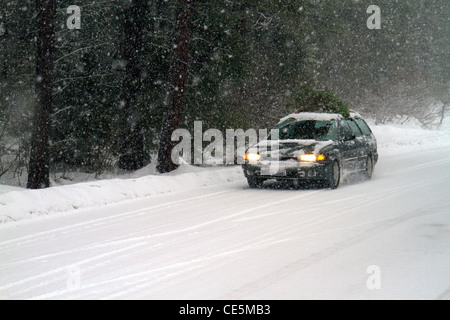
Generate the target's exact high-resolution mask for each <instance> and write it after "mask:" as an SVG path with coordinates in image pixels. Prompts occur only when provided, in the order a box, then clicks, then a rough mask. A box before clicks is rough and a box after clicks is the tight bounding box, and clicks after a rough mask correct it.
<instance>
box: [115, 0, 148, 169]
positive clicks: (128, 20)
mask: <svg viewBox="0 0 450 320" xmlns="http://www.w3.org/2000/svg"><path fill="white" fill-rule="evenodd" d="M146 6H147V4H146V1H141V0H133V3H132V4H131V6H130V8H127V9H126V11H125V25H124V31H125V45H124V58H125V60H126V61H127V65H126V75H125V80H124V84H123V98H122V101H123V104H124V106H123V114H122V117H123V118H122V130H121V135H122V137H121V139H122V145H121V152H120V153H121V155H120V159H119V168H121V169H123V170H131V171H134V170H138V169H141V168H142V167H143V166H144V161H145V154H144V138H143V133H142V127H141V124H140V119H139V118H140V110H139V108H138V100H139V96H140V94H141V88H142V74H141V67H142V63H141V55H142V49H143V44H142V30H143V28H144V25H143V24H144V22H143V21H144V18H145V13H146Z"/></svg>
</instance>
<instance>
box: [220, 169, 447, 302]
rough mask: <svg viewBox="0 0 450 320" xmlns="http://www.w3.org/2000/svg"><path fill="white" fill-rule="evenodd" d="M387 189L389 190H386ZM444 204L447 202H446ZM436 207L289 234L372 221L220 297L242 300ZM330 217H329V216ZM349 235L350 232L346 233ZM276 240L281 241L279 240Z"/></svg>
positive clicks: (347, 228) (386, 193)
mask: <svg viewBox="0 0 450 320" xmlns="http://www.w3.org/2000/svg"><path fill="white" fill-rule="evenodd" d="M448 179H449V176H443V177H441V178H439V179H437V180H440V181H446V180H448ZM437 180H436V179H435V180H433V181H432V182H428V183H424V182H420V183H416V184H415V185H410V186H409V187H407V188H403V191H402V190H401V188H400V187H399V188H398V189H399V191H398V192H396V193H392V192H389V193H388V192H385V193H383V194H382V195H380V197H379V198H378V199H376V200H374V201H372V202H371V203H369V204H367V205H366V206H371V205H374V204H376V203H380V202H383V201H385V200H386V199H387V198H395V197H397V196H398V194H400V193H407V192H409V191H410V190H411V189H415V188H417V186H418V185H420V186H423V185H426V184H429V185H432V184H434V183H435V182H436V181H437ZM389 191H390V190H389ZM446 205H447V206H448V204H446ZM360 208H361V207H358V206H356V207H355V209H358V210H359V209H360ZM436 211H437V210H436V209H435V210H432V209H431V208H428V211H427V212H424V211H423V209H419V210H416V211H415V212H414V213H413V214H411V213H406V214H402V215H399V216H397V217H394V218H392V219H381V220H378V221H376V220H370V221H368V222H367V223H364V224H358V225H352V226H348V227H345V228H338V229H332V230H328V231H325V232H317V233H311V234H308V235H303V236H299V237H293V238H289V239H285V242H288V241H293V240H298V239H303V238H306V237H311V236H318V235H323V234H328V233H332V232H337V231H345V230H350V229H354V228H355V227H358V226H361V225H372V224H375V225H374V227H373V228H371V229H370V230H369V231H367V232H365V233H363V234H359V235H357V236H354V237H351V238H349V239H347V240H345V241H341V242H339V243H337V244H335V245H333V246H332V247H328V248H325V249H322V250H319V251H318V252H316V253H314V254H312V255H310V256H308V257H304V258H301V259H299V260H297V261H295V262H293V263H290V264H287V265H285V266H283V267H281V268H279V269H278V270H276V271H275V272H272V273H271V274H269V275H267V276H264V277H261V278H259V279H257V280H253V281H251V282H250V283H248V284H246V285H245V286H242V287H241V288H238V289H235V290H233V291H232V292H230V293H229V294H226V295H224V296H222V297H221V298H220V299H231V300H235V299H246V298H247V297H248V296H249V295H251V294H252V293H255V292H258V291H261V289H263V288H265V287H269V286H270V285H272V284H275V283H276V282H278V281H280V280H281V279H284V278H286V277H288V276H290V275H291V274H293V273H295V272H297V271H299V270H301V269H304V268H306V267H310V266H312V265H314V264H316V263H318V262H320V261H322V260H324V259H326V258H328V257H330V256H332V255H335V254H337V253H338V252H341V251H344V250H347V249H348V248H350V247H352V246H354V245H356V244H358V243H360V242H363V241H365V240H367V239H369V238H371V237H373V236H375V235H377V234H379V233H382V232H385V231H386V230H387V229H389V228H392V227H394V226H396V225H398V224H401V223H403V222H406V221H408V220H411V219H414V218H417V217H421V216H427V215H433V214H435V212H436ZM347 214H348V213H347V212H346V211H344V213H340V214H337V215H334V217H337V216H340V215H347ZM330 219H331V218H330ZM326 220H329V219H323V220H321V221H317V222H316V223H314V224H317V225H320V224H321V223H322V222H324V221H326ZM349 234H352V233H349ZM280 241H282V240H281V239H280ZM442 295H443V296H445V295H446V292H445V293H443V294H442Z"/></svg>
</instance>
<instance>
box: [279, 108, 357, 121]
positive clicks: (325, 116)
mask: <svg viewBox="0 0 450 320" xmlns="http://www.w3.org/2000/svg"><path fill="white" fill-rule="evenodd" d="M349 118H350V119H363V118H362V116H361V115H360V114H359V113H358V112H356V111H353V110H350V117H349ZM291 119H292V120H294V121H304V120H316V121H331V120H340V119H345V118H344V116H342V115H341V114H339V113H325V112H300V113H292V114H290V115H288V116H286V117H283V118H281V119H280V121H279V122H278V124H280V123H283V122H285V121H288V120H291Z"/></svg>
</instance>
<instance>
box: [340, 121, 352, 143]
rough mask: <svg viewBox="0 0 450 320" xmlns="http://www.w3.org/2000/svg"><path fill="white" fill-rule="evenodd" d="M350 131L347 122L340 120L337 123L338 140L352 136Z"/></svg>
mask: <svg viewBox="0 0 450 320" xmlns="http://www.w3.org/2000/svg"><path fill="white" fill-rule="evenodd" d="M352 134H353V132H352V129H350V127H349V125H348V123H347V120H341V121H340V122H339V136H340V139H343V138H344V137H345V136H350V135H352Z"/></svg>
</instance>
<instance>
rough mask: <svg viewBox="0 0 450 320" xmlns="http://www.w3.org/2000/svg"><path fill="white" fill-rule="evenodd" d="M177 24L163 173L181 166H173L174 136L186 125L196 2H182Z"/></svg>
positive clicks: (160, 161)
mask: <svg viewBox="0 0 450 320" xmlns="http://www.w3.org/2000/svg"><path fill="white" fill-rule="evenodd" d="M178 3H179V8H178V10H179V11H178V14H177V21H176V30H175V33H176V34H175V43H174V46H173V47H174V58H173V62H172V66H171V72H170V74H171V79H170V83H171V86H172V93H171V96H170V100H169V103H168V106H167V109H166V112H165V115H164V121H163V127H162V130H161V140H160V146H159V153H158V166H157V169H158V171H159V172H160V173H166V172H170V171H173V170H175V169H176V168H177V167H178V166H177V164H175V163H174V162H173V159H172V150H173V148H174V147H175V142H173V141H172V133H173V132H174V131H175V130H177V129H179V128H180V127H181V126H182V124H183V112H184V97H185V86H186V80H187V76H188V60H189V44H190V41H191V22H192V12H191V10H192V8H191V5H192V1H191V0H179V1H178Z"/></svg>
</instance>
